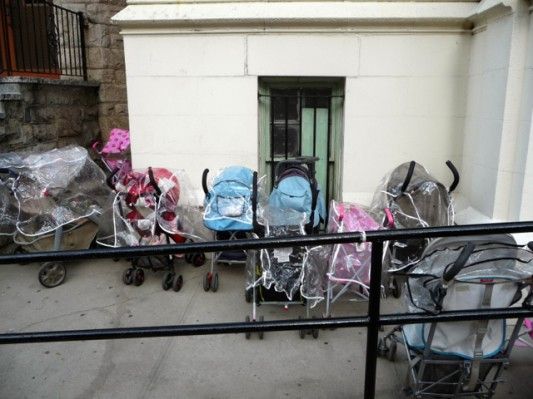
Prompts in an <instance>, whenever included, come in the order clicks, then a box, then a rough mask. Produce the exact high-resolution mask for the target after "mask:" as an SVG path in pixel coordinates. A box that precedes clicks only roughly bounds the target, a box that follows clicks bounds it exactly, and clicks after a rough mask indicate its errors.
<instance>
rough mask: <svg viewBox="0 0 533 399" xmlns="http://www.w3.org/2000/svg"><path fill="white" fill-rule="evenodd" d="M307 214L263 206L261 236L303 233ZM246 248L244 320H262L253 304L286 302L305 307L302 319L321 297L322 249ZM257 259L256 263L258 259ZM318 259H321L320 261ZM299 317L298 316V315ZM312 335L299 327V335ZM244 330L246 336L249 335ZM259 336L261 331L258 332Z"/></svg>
mask: <svg viewBox="0 0 533 399" xmlns="http://www.w3.org/2000/svg"><path fill="white" fill-rule="evenodd" d="M306 219H307V216H306V215H305V214H302V213H300V212H297V211H294V210H292V209H278V208H272V207H270V206H267V207H266V208H265V209H264V210H263V213H262V222H263V224H264V229H265V237H294V236H301V235H305V225H306ZM257 256H258V252H257V251H250V255H249V257H248V259H249V262H248V264H247V298H246V299H247V301H248V302H252V316H251V318H250V316H246V322H250V321H252V322H254V321H256V320H259V321H263V320H264V318H263V316H259V318H257V307H258V306H261V305H281V306H284V307H285V308H287V307H288V306H290V305H302V306H305V307H306V318H309V317H310V310H311V308H312V307H314V306H315V305H316V304H317V303H318V302H319V301H320V300H321V299H323V291H324V289H323V286H324V281H323V276H324V275H325V271H326V266H327V258H326V257H325V256H324V255H323V248H322V247H316V248H312V249H308V248H306V247H303V246H294V247H289V248H274V249H262V250H261V251H260V252H259V256H260V259H257ZM258 260H259V262H258ZM320 260H322V262H320ZM300 318H301V317H300ZM306 334H312V336H313V338H315V339H316V338H318V329H312V330H300V331H299V336H300V338H302V339H303V338H305V336H306ZM250 335H251V334H250V333H246V339H249V338H250ZM259 339H263V332H260V333H259Z"/></svg>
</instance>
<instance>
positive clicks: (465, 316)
mask: <svg viewBox="0 0 533 399" xmlns="http://www.w3.org/2000/svg"><path fill="white" fill-rule="evenodd" d="M531 232H533V221H528V222H515V223H497V224H478V225H464V226H450V227H433V228H424V229H404V230H382V231H368V232H366V234H361V233H339V234H325V235H319V236H301V237H287V238H265V239H260V240H234V241H217V242H205V243H190V244H179V245H159V246H145V247H126V248H113V249H109V248H99V249H92V250H75V251H54V252H39V253H28V254H15V255H3V256H0V264H10V263H24V262H45V261H67V260H68V261H71V260H75V259H80V260H81V259H103V258H118V257H128V258H131V257H138V256H152V255H171V254H176V253H196V252H199V251H203V252H219V251H227V250H242V249H245V250H246V249H261V248H279V247H292V246H307V245H331V244H338V243H357V242H362V241H364V240H366V241H369V242H371V243H372V269H371V276H370V278H371V279H370V298H369V306H368V313H367V315H365V316H356V317H337V318H330V319H312V320H309V319H306V320H279V321H265V322H254V323H242V322H240V323H217V324H193V325H166V326H149V327H124V328H105V329H91V330H68V331H42V332H23V333H1V334H0V345H2V344H22V343H37V342H60V341H81V340H103V339H128V338H148V337H177V336H190V335H211V334H230V333H246V332H260V331H288V330H302V329H312V328H349V327H352V328H355V327H359V328H362V327H366V328H367V345H366V348H367V352H366V366H365V390H364V397H365V399H372V398H374V395H375V387H376V366H377V357H378V333H379V328H380V326H386V325H396V324H416V323H428V322H452V321H465V320H489V319H506V318H521V317H533V308H530V307H521V308H516V307H513V308H502V309H472V310H462V311H448V312H441V313H439V314H423V313H416V314H413V313H396V314H381V313H380V300H381V272H382V255H383V244H384V242H385V241H389V240H406V239H420V238H436V237H454V236H455V237H458V236H469V235H489V234H504V233H531Z"/></svg>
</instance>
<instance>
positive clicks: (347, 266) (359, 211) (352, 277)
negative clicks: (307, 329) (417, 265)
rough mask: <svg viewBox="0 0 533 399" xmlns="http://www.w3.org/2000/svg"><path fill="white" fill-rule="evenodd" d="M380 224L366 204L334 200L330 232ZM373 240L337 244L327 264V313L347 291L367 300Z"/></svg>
mask: <svg viewBox="0 0 533 399" xmlns="http://www.w3.org/2000/svg"><path fill="white" fill-rule="evenodd" d="M379 228H380V226H379V224H378V223H377V222H376V221H375V220H374V219H373V218H372V216H370V215H369V214H368V213H367V212H366V211H365V209H364V208H362V207H361V206H359V205H356V204H351V203H347V202H344V203H343V202H336V201H335V200H332V201H331V204H330V207H329V218H328V226H327V232H328V233H346V232H354V231H368V230H378V229H379ZM371 253H372V244H371V243H369V242H366V243H362V244H355V243H350V244H335V245H334V246H333V250H332V252H331V257H330V259H329V268H328V273H327V276H328V286H327V295H326V299H327V301H326V317H330V315H331V305H332V304H333V303H335V302H336V301H337V300H338V299H340V297H341V296H342V295H344V294H345V293H347V292H348V293H352V294H354V295H355V300H367V299H368V296H369V289H370V258H371Z"/></svg>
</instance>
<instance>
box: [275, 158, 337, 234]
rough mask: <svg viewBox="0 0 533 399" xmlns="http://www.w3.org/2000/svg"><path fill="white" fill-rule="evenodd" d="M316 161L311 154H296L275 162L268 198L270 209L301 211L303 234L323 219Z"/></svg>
mask: <svg viewBox="0 0 533 399" xmlns="http://www.w3.org/2000/svg"><path fill="white" fill-rule="evenodd" d="M316 161H318V158H315V157H299V158H294V159H287V160H283V161H280V162H278V164H277V165H276V169H275V179H274V188H273V190H272V193H271V194H270V197H269V200H268V204H269V206H271V207H273V208H279V209H293V210H295V211H297V212H301V213H304V214H305V215H306V216H307V219H306V223H305V232H306V233H307V234H314V233H318V230H319V228H320V223H322V222H324V221H325V218H326V206H325V204H324V196H323V195H322V193H321V192H320V187H319V186H318V182H317V181H316V178H315V163H316Z"/></svg>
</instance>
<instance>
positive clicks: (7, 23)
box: [0, 0, 87, 80]
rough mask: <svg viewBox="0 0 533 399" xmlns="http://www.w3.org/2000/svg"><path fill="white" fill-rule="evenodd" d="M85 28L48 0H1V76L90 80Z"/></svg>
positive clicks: (72, 14) (77, 17) (76, 16)
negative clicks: (67, 77) (69, 77)
mask: <svg viewBox="0 0 533 399" xmlns="http://www.w3.org/2000/svg"><path fill="white" fill-rule="evenodd" d="M84 26H85V22H84V16H83V13H81V12H74V11H71V10H69V9H67V8H65V7H61V6H58V5H56V4H54V3H52V2H51V1H48V0H40V1H32V2H29V1H27V0H0V52H1V53H0V75H7V76H36V77H51V78H59V77H60V76H72V77H80V78H83V79H84V80H87V60H86V55H85V32H84Z"/></svg>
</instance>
